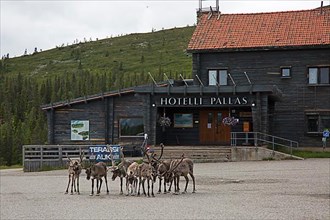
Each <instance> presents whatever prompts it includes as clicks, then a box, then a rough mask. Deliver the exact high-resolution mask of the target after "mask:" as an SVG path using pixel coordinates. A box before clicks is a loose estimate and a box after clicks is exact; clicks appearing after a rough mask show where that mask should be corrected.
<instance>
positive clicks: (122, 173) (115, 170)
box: [110, 147, 132, 194]
mask: <svg viewBox="0 0 330 220" xmlns="http://www.w3.org/2000/svg"><path fill="white" fill-rule="evenodd" d="M120 154H121V161H120V163H119V164H118V166H115V164H114V161H113V160H112V161H113V162H112V167H111V169H110V170H111V172H112V177H111V179H112V181H115V179H116V178H117V177H119V178H120V194H123V179H124V177H125V178H126V176H127V169H128V167H129V166H130V165H131V164H132V161H128V160H125V157H124V153H123V148H122V147H121V148H120ZM111 156H112V155H111ZM126 185H127V178H126Z"/></svg>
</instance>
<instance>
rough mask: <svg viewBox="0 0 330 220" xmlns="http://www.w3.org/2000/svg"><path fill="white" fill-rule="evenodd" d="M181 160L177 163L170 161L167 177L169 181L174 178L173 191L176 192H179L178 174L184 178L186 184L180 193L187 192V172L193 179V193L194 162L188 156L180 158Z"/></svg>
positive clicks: (194, 190)
mask: <svg viewBox="0 0 330 220" xmlns="http://www.w3.org/2000/svg"><path fill="white" fill-rule="evenodd" d="M181 160H182V162H181V163H178V162H177V161H172V162H171V165H170V171H169V172H167V174H168V175H167V178H168V180H169V181H172V180H174V193H175V194H178V193H179V192H180V187H179V181H180V176H183V177H184V178H185V179H186V186H185V189H184V191H183V192H182V193H187V187H188V182H189V178H188V174H189V175H190V176H191V178H192V180H193V191H192V192H193V193H195V192H196V188H195V177H194V164H193V161H192V160H191V159H189V158H184V159H181Z"/></svg>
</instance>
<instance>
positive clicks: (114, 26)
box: [0, 0, 330, 57]
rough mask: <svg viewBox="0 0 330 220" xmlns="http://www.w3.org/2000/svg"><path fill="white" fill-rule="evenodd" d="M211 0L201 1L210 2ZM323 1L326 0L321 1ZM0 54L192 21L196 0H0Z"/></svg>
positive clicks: (271, 6) (257, 8)
mask: <svg viewBox="0 0 330 220" xmlns="http://www.w3.org/2000/svg"><path fill="white" fill-rule="evenodd" d="M215 2H216V1H215V0H207V1H203V2H202V6H203V8H204V7H209V6H215V5H216V3H215ZM323 2H324V3H323V5H329V3H330V0H325V1H323ZM219 5H220V11H221V12H222V13H226V14H228V13H253V12H271V11H288V10H289V11H290V10H302V9H313V8H316V7H320V6H321V1H320V0H302V1H298V0H295V1H288V0H281V1H268V0H259V1H248V0H240V1H239V0H220V3H219ZM0 8H1V13H0V16H1V26H0V28H1V31H0V32H1V39H0V40H1V41H0V48H1V56H3V55H6V54H7V53H9V56H10V57H14V56H21V55H23V54H24V51H25V49H27V52H28V53H32V52H33V51H34V48H37V49H38V51H39V50H40V49H42V50H47V49H51V48H54V47H56V46H59V45H62V44H64V45H67V44H72V43H73V42H74V41H75V40H76V39H78V40H79V41H83V40H84V38H86V39H87V40H89V39H90V38H92V40H95V39H96V38H98V39H104V38H106V37H110V36H118V35H121V34H130V33H143V32H151V30H152V29H156V31H157V30H161V29H162V28H165V29H169V28H173V27H184V26H187V25H190V26H191V25H194V24H195V23H196V10H197V9H198V8H199V1H198V0H163V1H161V0H153V1H140V0H131V1H128V0H101V1H86V0H85V1H79V0H66V1H65V0H64V1H62V0H56V1H51V0H32V1H28V0H27V1H23V0H0Z"/></svg>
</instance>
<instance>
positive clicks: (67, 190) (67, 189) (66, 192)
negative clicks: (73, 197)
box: [65, 174, 71, 194]
mask: <svg viewBox="0 0 330 220" xmlns="http://www.w3.org/2000/svg"><path fill="white" fill-rule="evenodd" d="M70 182H71V178H70V174H69V182H68V186H67V187H66V190H65V194H68V192H69V186H70Z"/></svg>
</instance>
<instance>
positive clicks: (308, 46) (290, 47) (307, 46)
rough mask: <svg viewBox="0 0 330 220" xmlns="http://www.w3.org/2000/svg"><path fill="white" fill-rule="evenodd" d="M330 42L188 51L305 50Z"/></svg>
mask: <svg viewBox="0 0 330 220" xmlns="http://www.w3.org/2000/svg"><path fill="white" fill-rule="evenodd" d="M329 48H330V44H315V45H298V46H296V45H294V46H292V45H288V46H264V47H237V48H207V49H189V48H188V49H187V52H188V53H219V52H243V51H270V50H303V49H329Z"/></svg>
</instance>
